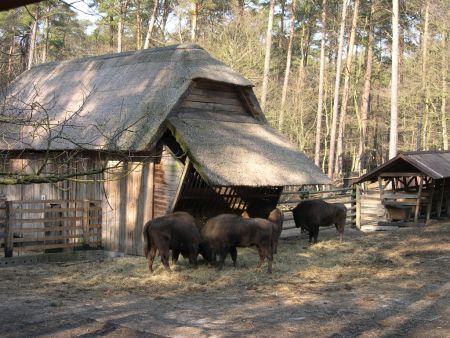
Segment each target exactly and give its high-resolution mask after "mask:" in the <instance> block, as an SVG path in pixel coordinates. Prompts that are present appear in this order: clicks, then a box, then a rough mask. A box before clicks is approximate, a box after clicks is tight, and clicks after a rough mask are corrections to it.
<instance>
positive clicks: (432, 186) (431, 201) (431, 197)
mask: <svg viewBox="0 0 450 338" xmlns="http://www.w3.org/2000/svg"><path fill="white" fill-rule="evenodd" d="M433 182H434V181H433ZM434 184H435V183H434ZM434 184H432V185H431V182H427V185H431V189H430V196H428V204H427V215H426V217H425V224H426V223H428V221H429V220H430V216H431V208H432V207H433V192H434Z"/></svg>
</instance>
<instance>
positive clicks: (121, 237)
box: [102, 161, 154, 255]
mask: <svg viewBox="0 0 450 338" xmlns="http://www.w3.org/2000/svg"><path fill="white" fill-rule="evenodd" d="M110 164H111V165H113V164H114V163H113V162H111V163H110ZM120 171H121V172H118V171H116V172H114V173H110V174H107V175H106V176H105V183H104V188H105V193H104V195H105V196H104V198H103V203H102V210H103V228H102V238H103V246H104V248H105V249H106V250H111V251H120V252H124V253H126V254H129V255H142V254H143V253H142V250H143V247H142V229H143V226H144V224H145V223H146V222H147V221H148V220H150V219H152V218H153V208H152V205H153V188H152V184H153V175H154V164H153V163H152V162H151V161H146V162H129V163H128V164H127V165H126V166H125V167H124V168H122V169H120ZM117 175H119V177H120V178H119V179H117Z"/></svg>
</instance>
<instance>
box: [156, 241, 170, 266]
mask: <svg viewBox="0 0 450 338" xmlns="http://www.w3.org/2000/svg"><path fill="white" fill-rule="evenodd" d="M158 250H159V255H160V256H161V263H162V264H163V265H164V268H165V269H166V270H167V271H169V272H170V271H171V270H170V265H169V257H170V249H169V243H166V241H165V240H161V241H160V242H159V245H158Z"/></svg>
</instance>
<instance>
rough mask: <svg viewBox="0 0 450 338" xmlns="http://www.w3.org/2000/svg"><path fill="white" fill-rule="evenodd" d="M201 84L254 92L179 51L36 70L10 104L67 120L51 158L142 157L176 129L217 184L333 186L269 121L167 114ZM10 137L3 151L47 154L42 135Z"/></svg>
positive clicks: (219, 68) (20, 82)
mask: <svg viewBox="0 0 450 338" xmlns="http://www.w3.org/2000/svg"><path fill="white" fill-rule="evenodd" d="M194 79H207V80H211V81H217V82H222V83H227V84H231V85H235V86H240V87H247V88H250V87H251V86H252V84H251V82H250V81H248V80H247V79H245V78H244V77H242V76H241V75H239V74H238V73H236V72H234V71H233V70H231V69H230V68H229V67H227V66H225V65H224V64H223V63H221V62H220V61H218V60H215V59H213V58H212V57H211V56H210V55H209V54H208V53H207V52H206V51H204V50H203V49H202V48H200V47H199V46H196V45H178V46H170V47H163V48H156V49H149V50H143V51H138V52H131V53H120V54H114V55H106V56H98V57H90V58H85V59H79V60H73V61H68V62H60V63H48V64H43V65H39V66H36V67H34V68H32V69H31V70H30V71H27V72H25V73H23V74H22V75H21V76H20V77H19V78H18V79H17V80H16V81H15V82H14V83H13V84H12V85H11V86H10V87H9V88H8V91H7V99H6V101H5V102H6V104H7V107H8V108H11V107H13V110H16V111H20V109H24V108H25V109H27V108H29V106H31V105H33V107H36V104H35V103H36V102H38V103H39V104H40V105H41V106H43V107H45V109H46V112H47V113H48V115H49V117H50V120H51V121H52V123H54V124H58V123H60V124H61V121H66V122H64V123H62V124H64V127H61V128H59V130H57V131H54V132H53V133H52V136H54V135H55V133H56V132H60V133H61V136H62V137H59V138H57V139H56V141H54V142H53V143H52V144H51V149H52V150H61V149H77V148H79V147H82V148H85V149H90V150H108V151H117V150H119V151H120V150H126V151H145V150H149V149H150V148H152V147H153V146H154V145H155V143H156V141H157V140H158V139H159V138H160V137H161V136H162V134H163V133H164V131H165V130H166V129H167V128H169V129H170V130H171V131H172V133H173V134H174V135H175V136H176V138H177V140H178V142H179V143H180V145H181V147H182V148H183V150H184V151H186V152H187V153H188V154H189V156H190V158H191V161H192V162H193V163H194V166H195V167H196V169H197V170H198V172H199V173H200V174H201V175H202V177H203V178H204V179H205V180H206V181H207V182H209V183H210V184H212V185H226V186H229V185H242V186H284V185H302V184H328V183H329V179H328V177H327V176H326V175H324V174H323V173H322V172H321V171H320V169H319V168H317V167H316V166H315V165H314V163H312V162H311V161H310V160H309V159H308V158H306V156H305V155H304V154H302V153H300V152H299V151H297V150H296V148H295V147H294V146H293V145H292V144H290V143H289V141H288V140H287V139H286V138H284V137H283V136H282V135H281V134H280V133H278V132H277V131H275V130H274V129H272V128H270V127H269V126H268V125H267V124H266V121H265V119H264V118H258V119H256V118H255V119H252V118H251V115H249V117H248V119H249V120H250V123H249V122H247V123H242V121H243V120H242V119H241V120H239V121H238V120H236V121H233V120H232V119H231V120H230V118H229V117H228V120H227V121H228V122H218V121H215V120H205V119H196V118H192V117H191V118H185V119H182V118H180V117H178V116H177V115H176V114H172V115H169V114H170V112H171V111H172V110H173V108H174V107H175V106H176V104H177V103H178V101H179V100H180V99H181V98H182V97H183V94H184V93H185V92H186V90H187V88H188V87H189V85H190V84H191V82H192V81H193V80H194ZM249 91H250V93H251V95H252V96H254V94H253V91H252V90H251V89H250V90H249ZM255 101H256V99H255ZM73 112H77V113H76V114H74V113H73ZM252 120H253V121H252ZM17 132H18V131H17ZM21 133H22V135H27V133H26V132H24V131H23V130H21ZM10 136H12V137H11V138H10V139H9V140H8V139H5V140H3V142H2V141H0V149H4V150H7V149H14V150H17V149H32V150H44V149H46V146H47V135H46V134H45V133H44V134H42V133H41V134H37V135H36V134H34V135H33V138H26V139H22V140H21V142H12V140H14V139H15V138H17V137H16V135H10Z"/></svg>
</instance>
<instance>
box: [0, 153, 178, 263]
mask: <svg viewBox="0 0 450 338" xmlns="http://www.w3.org/2000/svg"><path fill="white" fill-rule="evenodd" d="M41 161H42V160H40V159H39V158H38V157H36V158H32V159H30V158H29V159H10V160H8V162H7V163H3V164H2V165H3V167H4V168H3V169H7V170H11V171H22V172H23V171H25V172H28V173H31V172H33V170H36V169H37V168H38V167H39V165H40V164H41ZM96 161H98V160H96V159H95V158H89V157H86V158H82V159H77V160H76V161H75V162H73V163H70V164H69V166H70V167H71V169H70V170H71V171H75V170H76V171H86V170H89V169H93V168H95V167H98V163H97V162H96ZM115 163H116V162H114V161H109V162H108V165H110V166H113V165H114V164H115ZM45 171H46V172H60V173H62V172H64V171H67V164H66V165H65V166H64V165H58V164H48V165H47V166H46V168H45ZM182 171H183V165H182V163H181V162H180V161H179V160H178V159H176V158H175V157H174V156H173V155H171V153H170V152H169V151H168V149H167V148H164V151H163V156H162V157H161V161H158V163H156V164H155V163H153V159H150V160H149V161H146V162H128V163H127V164H126V165H125V166H124V167H123V168H121V169H117V170H115V171H114V172H110V173H105V174H98V175H93V176H90V177H89V180H91V181H92V182H74V181H64V182H59V183H57V184H29V185H12V186H0V196H2V195H4V196H5V197H6V199H7V200H41V199H42V198H45V200H50V199H71V200H75V199H76V200H82V199H91V200H101V201H102V245H103V247H104V249H105V250H111V251H119V252H124V253H126V254H130V255H142V254H143V252H142V251H143V245H142V243H143V242H142V229H143V226H144V224H145V223H146V222H147V221H149V220H151V219H152V218H154V217H158V216H162V215H164V214H165V213H166V212H167V211H168V210H169V208H170V207H171V205H172V202H173V199H174V196H175V193H176V190H177V188H178V181H179V179H180V176H181V174H182ZM79 179H87V177H79ZM28 216H29V215H26V214H23V217H28Z"/></svg>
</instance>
